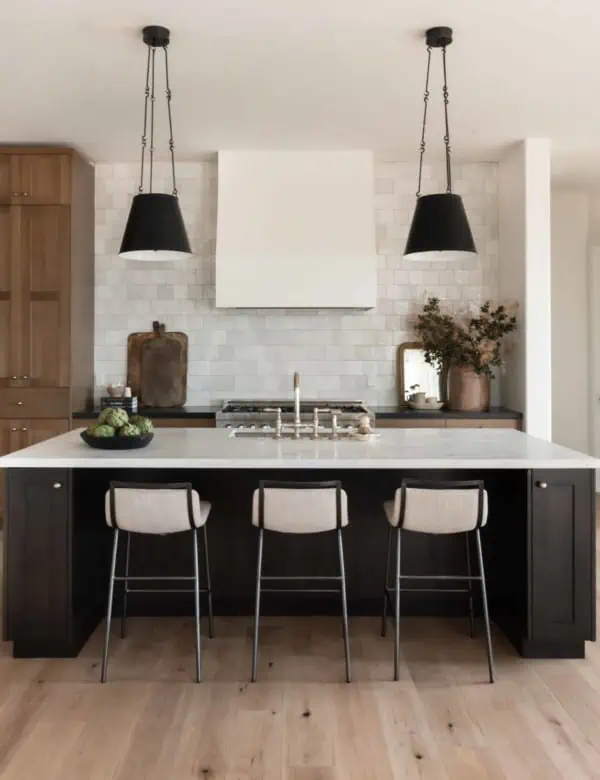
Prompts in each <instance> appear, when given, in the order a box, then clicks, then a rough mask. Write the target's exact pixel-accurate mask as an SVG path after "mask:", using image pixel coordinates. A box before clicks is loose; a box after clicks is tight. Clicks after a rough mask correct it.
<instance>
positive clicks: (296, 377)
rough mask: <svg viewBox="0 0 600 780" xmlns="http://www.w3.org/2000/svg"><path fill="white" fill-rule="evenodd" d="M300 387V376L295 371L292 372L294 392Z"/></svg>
mask: <svg viewBox="0 0 600 780" xmlns="http://www.w3.org/2000/svg"><path fill="white" fill-rule="evenodd" d="M299 387H300V374H299V373H298V372H297V371H294V390H297V389H298V388H299Z"/></svg>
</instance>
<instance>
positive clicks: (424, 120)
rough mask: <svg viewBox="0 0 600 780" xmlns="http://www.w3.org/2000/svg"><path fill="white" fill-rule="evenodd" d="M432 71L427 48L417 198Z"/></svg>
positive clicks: (429, 53)
mask: <svg viewBox="0 0 600 780" xmlns="http://www.w3.org/2000/svg"><path fill="white" fill-rule="evenodd" d="M430 70H431V46H428V47H427V75H426V76H425V93H424V94H423V127H422V129H421V145H420V147H419V149H420V155H419V183H418V185H417V198H420V197H421V182H422V179H423V157H424V156H425V130H426V128H427V107H428V105H429V71H430Z"/></svg>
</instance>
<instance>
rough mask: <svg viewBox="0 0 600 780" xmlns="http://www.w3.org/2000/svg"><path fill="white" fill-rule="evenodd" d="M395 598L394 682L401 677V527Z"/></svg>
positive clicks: (397, 546) (398, 531)
mask: <svg viewBox="0 0 600 780" xmlns="http://www.w3.org/2000/svg"><path fill="white" fill-rule="evenodd" d="M394 596H395V599H394V617H395V623H394V680H397V679H398V678H399V676H400V526H398V527H397V528H396V590H395V592H394Z"/></svg>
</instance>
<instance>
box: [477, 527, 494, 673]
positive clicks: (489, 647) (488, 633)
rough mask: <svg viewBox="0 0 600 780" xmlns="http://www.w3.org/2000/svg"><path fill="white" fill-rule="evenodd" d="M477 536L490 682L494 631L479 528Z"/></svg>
mask: <svg viewBox="0 0 600 780" xmlns="http://www.w3.org/2000/svg"><path fill="white" fill-rule="evenodd" d="M475 538H476V540H477V557H478V559H479V573H480V575H481V597H482V600H483V617H484V620H485V638H486V641H487V656H488V670H489V674H490V682H491V683H493V682H494V656H493V653H492V633H491V630H490V615H489V612H488V600H487V589H486V586H485V569H484V567H483V551H482V549H481V534H480V532H479V528H477V529H476V531H475Z"/></svg>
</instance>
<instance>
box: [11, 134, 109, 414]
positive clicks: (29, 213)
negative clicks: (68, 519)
mask: <svg viewBox="0 0 600 780" xmlns="http://www.w3.org/2000/svg"><path fill="white" fill-rule="evenodd" d="M7 172H8V173H7ZM7 182H9V183H10V186H9V189H8V190H7ZM15 182H17V183H18V184H16V183H15ZM23 182H26V184H27V189H24V185H22V183H23ZM19 187H20V188H21V189H19ZM21 190H23V191H24V192H27V198H26V199H25V198H24V197H21V196H20V197H19V198H18V199H17V200H18V201H19V202H15V198H14V197H13V196H12V193H13V192H21ZM7 193H9V194H8V195H7ZM71 193H73V195H74V198H73V203H72V204H70V205H69V200H70V194H71ZM0 201H5V202H4V203H3V204H1V205H0V328H1V329H2V333H3V335H4V338H3V339H2V342H1V343H0V416H3V415H4V414H5V413H6V411H5V410H4V411H3V407H4V406H5V404H4V403H3V401H4V400H5V399H3V393H2V388H15V387H16V388H39V389H46V388H47V389H50V388H53V389H54V388H64V389H66V390H68V391H69V402H68V404H69V407H70V408H69V410H67V411H65V410H63V409H59V410H53V411H51V412H47V411H45V410H44V409H43V399H42V400H41V401H40V402H38V404H37V406H36V411H35V413H33V412H32V413H31V414H30V413H27V415H28V416H34V415H35V416H40V417H54V416H55V415H57V416H59V417H64V416H65V415H66V414H67V415H68V414H70V411H71V409H80V408H82V407H84V406H85V404H86V402H88V401H89V399H90V398H91V392H92V387H93V323H94V307H93V296H94V177H93V169H92V167H91V166H90V165H89V164H88V163H86V162H85V161H84V160H83V159H82V158H80V157H79V155H77V154H76V153H75V152H72V151H71V150H64V149H63V150H50V151H48V152H44V151H39V152H31V151H30V150H25V151H24V152H22V153H20V152H18V151H16V150H14V149H11V150H10V151H9V152H6V153H3V152H2V150H1V149H0ZM25 201H26V202H25ZM8 411H9V414H10V413H11V410H8ZM19 416H21V414H19Z"/></svg>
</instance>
